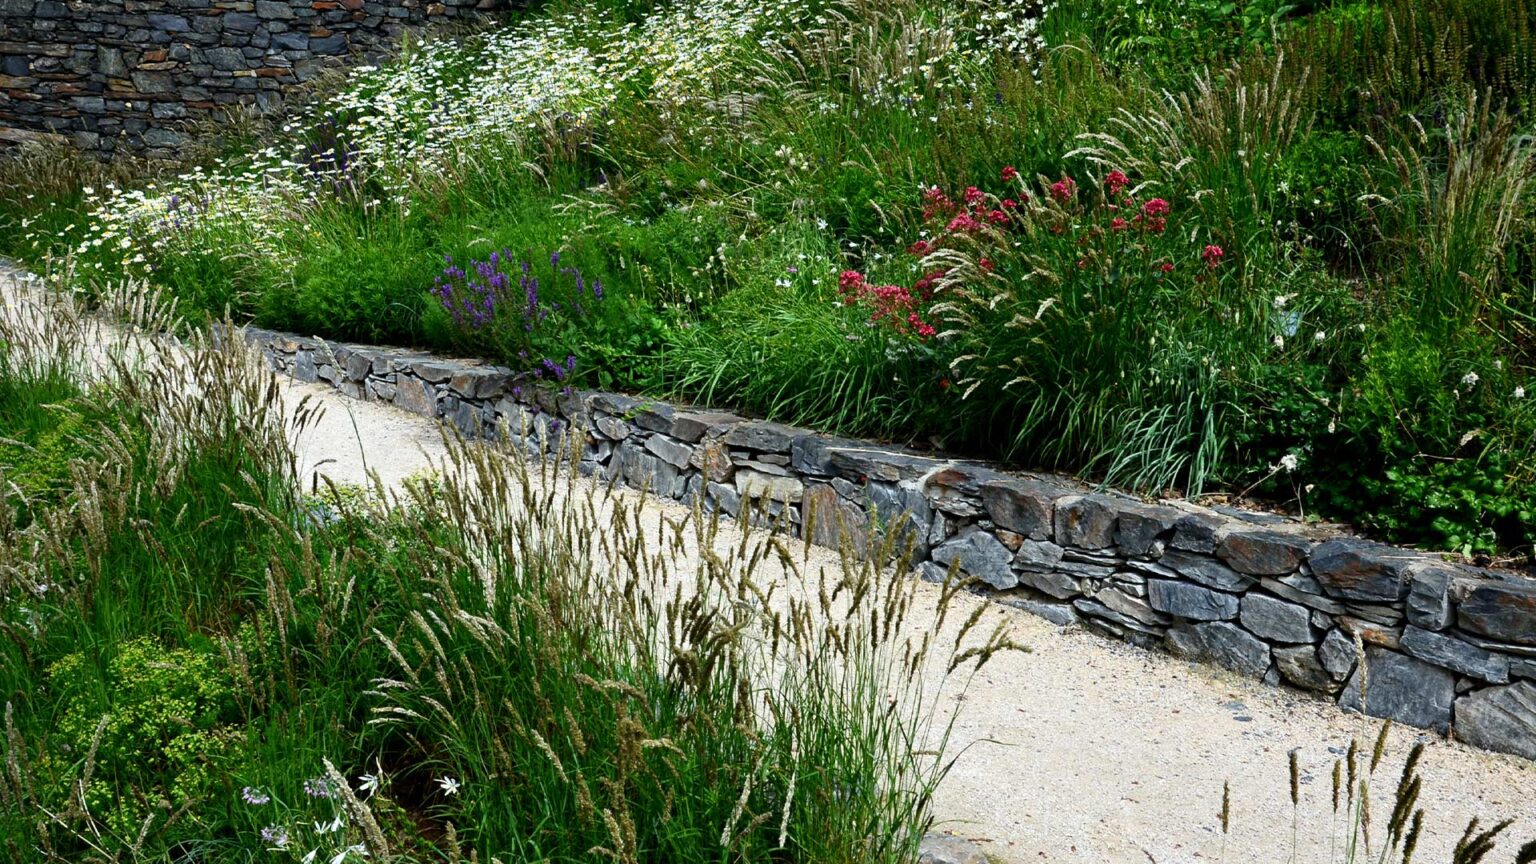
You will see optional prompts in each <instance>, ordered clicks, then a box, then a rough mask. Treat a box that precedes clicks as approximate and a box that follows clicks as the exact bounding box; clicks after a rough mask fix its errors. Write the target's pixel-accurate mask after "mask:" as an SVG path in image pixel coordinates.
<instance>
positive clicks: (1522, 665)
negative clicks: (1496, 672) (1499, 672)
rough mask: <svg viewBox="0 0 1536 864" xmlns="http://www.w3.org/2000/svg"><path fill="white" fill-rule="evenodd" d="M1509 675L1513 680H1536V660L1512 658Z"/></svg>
mask: <svg viewBox="0 0 1536 864" xmlns="http://www.w3.org/2000/svg"><path fill="white" fill-rule="evenodd" d="M1509 674H1510V677H1512V678H1536V659H1531V658H1529V657H1518V658H1514V657H1512V658H1510V661H1509Z"/></svg>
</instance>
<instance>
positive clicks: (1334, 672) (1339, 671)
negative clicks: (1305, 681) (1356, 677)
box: [1317, 628, 1359, 681]
mask: <svg viewBox="0 0 1536 864" xmlns="http://www.w3.org/2000/svg"><path fill="white" fill-rule="evenodd" d="M1317 659H1318V660H1320V661H1322V664H1323V668H1324V669H1326V670H1328V674H1329V675H1331V676H1332V677H1333V680H1335V681H1343V680H1344V679H1345V678H1348V677H1349V673H1351V672H1353V671H1354V670H1355V663H1356V662H1357V661H1358V659H1359V658H1358V657H1357V656H1356V654H1355V641H1354V640H1353V639H1351V638H1349V637H1348V636H1347V635H1345V633H1344V631H1342V630H1339V629H1337V628H1335V629H1333V630H1329V631H1328V635H1326V636H1324V637H1323V641H1322V644H1320V645H1318V646H1317Z"/></svg>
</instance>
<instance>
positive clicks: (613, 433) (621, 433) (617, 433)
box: [592, 414, 634, 441]
mask: <svg viewBox="0 0 1536 864" xmlns="http://www.w3.org/2000/svg"><path fill="white" fill-rule="evenodd" d="M592 424H593V425H594V426H596V427H597V431H598V434H600V435H602V436H603V437H605V438H608V439H610V440H613V441H623V440H624V439H625V438H628V437H629V436H630V433H631V432H633V431H634V427H632V426H630V425H629V424H628V423H625V422H624V421H623V420H620V419H619V418H617V417H610V416H608V415H607V414H599V415H597V419H595V420H593V421H592Z"/></svg>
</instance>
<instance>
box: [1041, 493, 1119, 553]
mask: <svg viewBox="0 0 1536 864" xmlns="http://www.w3.org/2000/svg"><path fill="white" fill-rule="evenodd" d="M1118 515H1119V513H1118V512H1117V510H1116V508H1115V502H1114V500H1113V499H1110V498H1107V497H1105V496H1103V495H1070V496H1067V497H1065V498H1060V499H1058V500H1057V501H1056V515H1055V522H1054V525H1055V533H1056V542H1057V543H1059V544H1060V545H1062V546H1076V547H1077V548H1079V549H1104V548H1107V547H1109V546H1113V545H1114V543H1115V519H1116V517H1117V516H1118Z"/></svg>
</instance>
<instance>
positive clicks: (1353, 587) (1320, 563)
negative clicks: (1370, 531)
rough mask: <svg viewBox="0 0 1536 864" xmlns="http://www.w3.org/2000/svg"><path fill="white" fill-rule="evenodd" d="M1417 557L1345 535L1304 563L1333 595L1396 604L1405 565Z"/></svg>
mask: <svg viewBox="0 0 1536 864" xmlns="http://www.w3.org/2000/svg"><path fill="white" fill-rule="evenodd" d="M1416 560H1420V559H1419V558H1418V556H1416V555H1414V554H1413V553H1411V552H1407V551H1406V550H1403V549H1397V548H1395V547H1392V546H1384V545H1382V544H1380V543H1372V542H1370V541H1368V540H1360V539H1357V538H1354V537H1344V538H1341V539H1337V540H1329V541H1328V542H1326V543H1324V544H1322V545H1321V546H1318V547H1317V548H1316V549H1314V550H1312V554H1311V555H1310V556H1309V557H1308V558H1307V563H1308V564H1310V565H1311V567H1312V575H1313V576H1315V577H1316V578H1317V581H1318V583H1319V584H1321V585H1322V586H1323V590H1324V591H1325V592H1327V593H1328V594H1329V595H1330V596H1333V597H1343V598H1346V599H1349V600H1364V601H1366V602H1372V601H1384V602H1388V603H1395V602H1398V601H1400V600H1402V599H1403V596H1404V595H1405V594H1406V593H1407V591H1408V583H1407V580H1406V578H1405V577H1406V576H1407V573H1408V566H1409V565H1410V564H1412V563H1413V562H1414V561H1416Z"/></svg>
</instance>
